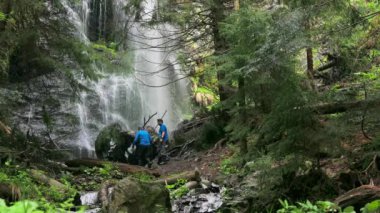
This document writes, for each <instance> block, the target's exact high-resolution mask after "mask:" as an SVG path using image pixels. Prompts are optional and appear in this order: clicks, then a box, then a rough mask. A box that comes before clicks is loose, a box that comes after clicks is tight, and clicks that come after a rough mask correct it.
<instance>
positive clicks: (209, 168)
mask: <svg viewBox="0 0 380 213" xmlns="http://www.w3.org/2000/svg"><path fill="white" fill-rule="evenodd" d="M231 154H232V152H231V150H230V149H228V148H227V147H221V148H213V149H210V150H207V151H203V152H198V153H194V154H192V155H190V157H188V158H187V159H183V158H171V159H170V161H169V162H168V163H167V164H164V165H159V166H158V170H159V171H160V172H161V174H163V175H169V174H174V173H181V172H184V171H193V170H195V169H198V170H199V171H200V173H201V175H202V177H204V178H207V179H209V180H213V178H215V177H216V176H217V175H218V173H219V170H220V163H221V161H222V160H223V159H224V158H227V157H229V156H231Z"/></svg>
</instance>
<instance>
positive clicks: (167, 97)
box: [61, 0, 190, 157]
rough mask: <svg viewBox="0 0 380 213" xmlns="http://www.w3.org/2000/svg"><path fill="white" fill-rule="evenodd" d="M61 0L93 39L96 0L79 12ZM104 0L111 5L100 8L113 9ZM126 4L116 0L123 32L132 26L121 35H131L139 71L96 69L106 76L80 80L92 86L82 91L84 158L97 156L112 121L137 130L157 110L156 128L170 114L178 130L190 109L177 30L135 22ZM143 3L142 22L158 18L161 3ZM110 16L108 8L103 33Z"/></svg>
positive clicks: (85, 1)
mask: <svg viewBox="0 0 380 213" xmlns="http://www.w3.org/2000/svg"><path fill="white" fill-rule="evenodd" d="M61 2H62V4H63V5H64V7H65V8H66V9H67V11H68V15H69V16H70V17H69V18H70V20H71V21H72V22H73V23H74V24H75V26H76V28H77V30H78V33H79V35H80V36H81V37H83V36H84V37H85V38H83V40H84V42H88V39H87V37H86V35H88V33H89V32H88V29H89V28H90V26H89V25H90V24H89V20H90V19H91V18H90V17H89V16H90V15H91V12H92V11H90V9H89V8H90V6H91V4H94V2H95V0H92V1H91V0H82V4H81V5H82V6H81V7H82V8H81V11H80V12H79V13H76V12H75V11H74V10H73V9H71V8H70V7H69V4H68V3H67V1H66V0H61ZM100 2H103V3H105V4H104V6H102V5H100V6H99V7H100V8H101V10H102V8H103V9H107V7H106V5H107V1H100ZM126 3H127V2H126V1H125V0H114V1H113V14H114V18H113V21H114V25H116V26H115V28H116V29H117V30H119V31H118V32H122V31H123V30H124V29H125V28H129V30H128V32H127V36H123V35H121V36H120V35H118V36H116V37H117V38H119V39H120V38H123V39H125V38H128V41H126V42H125V43H126V44H128V46H129V49H128V51H129V52H130V53H131V54H133V58H134V60H133V68H134V72H133V73H132V74H126V73H118V74H112V72H110V71H109V70H102V69H101V68H99V67H94V69H97V72H98V73H100V75H101V76H102V77H101V78H100V79H99V80H97V81H90V80H86V79H81V78H79V77H78V79H77V80H78V81H79V82H80V83H81V84H83V85H85V86H86V87H87V88H88V89H89V90H87V91H83V92H81V94H80V101H79V102H78V103H77V112H78V116H79V123H80V131H79V135H78V142H75V146H77V148H78V150H79V153H78V155H79V156H80V157H94V141H95V139H96V136H97V135H98V133H99V131H100V130H101V129H102V128H103V127H105V126H107V125H109V124H111V123H114V122H118V123H120V124H121V125H122V127H123V128H124V129H132V130H133V129H136V128H137V126H139V125H142V123H143V119H144V117H148V115H152V114H154V113H155V112H157V113H158V115H157V117H155V119H152V121H151V122H150V123H149V125H151V126H155V120H156V119H157V118H159V117H161V116H163V114H164V113H165V112H167V113H166V114H165V117H164V120H165V123H166V124H167V126H168V128H169V129H174V128H175V126H176V124H178V123H179V122H180V121H181V120H182V119H183V116H184V114H186V113H188V112H189V110H190V109H189V93H188V81H186V80H179V78H180V77H179V76H180V75H181V73H180V66H179V64H178V62H177V60H176V53H175V52H174V51H172V50H171V48H170V46H173V45H174V44H175V42H176V41H175V38H173V36H171V32H174V31H175V28H174V27H172V26H170V25H167V24H165V25H164V24H161V25H157V26H154V27H152V26H149V27H147V26H144V25H143V24H141V21H134V19H132V18H130V17H128V16H127V15H126V14H125V11H124V6H125V5H126ZM142 4H143V5H141V6H142V8H143V11H142V13H141V20H142V21H143V22H148V21H150V20H151V19H152V18H153V17H155V16H156V15H155V16H154V15H153V14H154V12H155V8H156V7H157V1H156V0H147V1H143V3H142ZM108 9H109V8H108ZM78 14H81V15H78ZM106 14H107V11H100V13H99V14H98V15H99V17H98V20H99V21H98V22H99V25H98V27H100V28H99V32H102V30H103V31H104V30H105V29H106V26H105V25H106V23H107V21H106V19H107V18H108V17H107V16H106ZM79 17H81V18H79ZM127 23H128V27H126V26H127ZM99 36H100V35H99ZM172 82H175V83H172ZM73 145H74V144H73Z"/></svg>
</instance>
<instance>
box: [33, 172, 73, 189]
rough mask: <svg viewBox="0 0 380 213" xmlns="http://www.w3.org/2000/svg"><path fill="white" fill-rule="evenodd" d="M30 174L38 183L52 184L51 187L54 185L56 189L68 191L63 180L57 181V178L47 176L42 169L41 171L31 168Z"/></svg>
mask: <svg viewBox="0 0 380 213" xmlns="http://www.w3.org/2000/svg"><path fill="white" fill-rule="evenodd" d="M29 173H30V175H31V176H32V178H33V179H34V180H35V181H36V182H38V183H41V184H45V185H47V186H50V187H53V188H55V189H57V190H58V191H60V192H66V191H67V189H68V188H67V187H66V186H65V185H64V184H62V183H61V182H59V181H57V180H54V179H52V178H50V177H48V176H46V175H45V174H43V173H42V171H39V170H34V169H31V170H30V171H29Z"/></svg>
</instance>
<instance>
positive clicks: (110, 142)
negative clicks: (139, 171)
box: [95, 123, 134, 163]
mask: <svg viewBox="0 0 380 213" xmlns="http://www.w3.org/2000/svg"><path fill="white" fill-rule="evenodd" d="M133 139H134V136H133V134H132V133H131V132H123V131H122V128H121V126H120V124H118V123H114V124H111V125H109V126H107V127H105V128H104V129H103V130H102V131H100V133H99V135H98V137H97V138H96V140H95V153H96V156H97V157H98V158H99V159H107V160H111V161H117V162H128V163H133V162H130V161H131V160H132V156H133V155H132V153H129V152H128V147H129V146H130V145H131V144H132V142H133Z"/></svg>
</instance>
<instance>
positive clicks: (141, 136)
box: [133, 127, 152, 168]
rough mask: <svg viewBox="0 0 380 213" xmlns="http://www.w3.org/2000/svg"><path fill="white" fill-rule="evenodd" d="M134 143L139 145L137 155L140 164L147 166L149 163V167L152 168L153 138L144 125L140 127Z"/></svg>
mask: <svg viewBox="0 0 380 213" xmlns="http://www.w3.org/2000/svg"><path fill="white" fill-rule="evenodd" d="M133 145H134V146H137V149H136V155H137V158H138V161H139V165H140V166H145V165H146V164H148V167H149V168H150V167H151V165H152V163H151V160H150V156H151V154H150V152H151V145H152V138H151V136H150V134H149V133H148V131H146V130H145V129H143V128H142V127H139V128H138V131H137V133H136V135H135V139H134V140H133Z"/></svg>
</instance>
